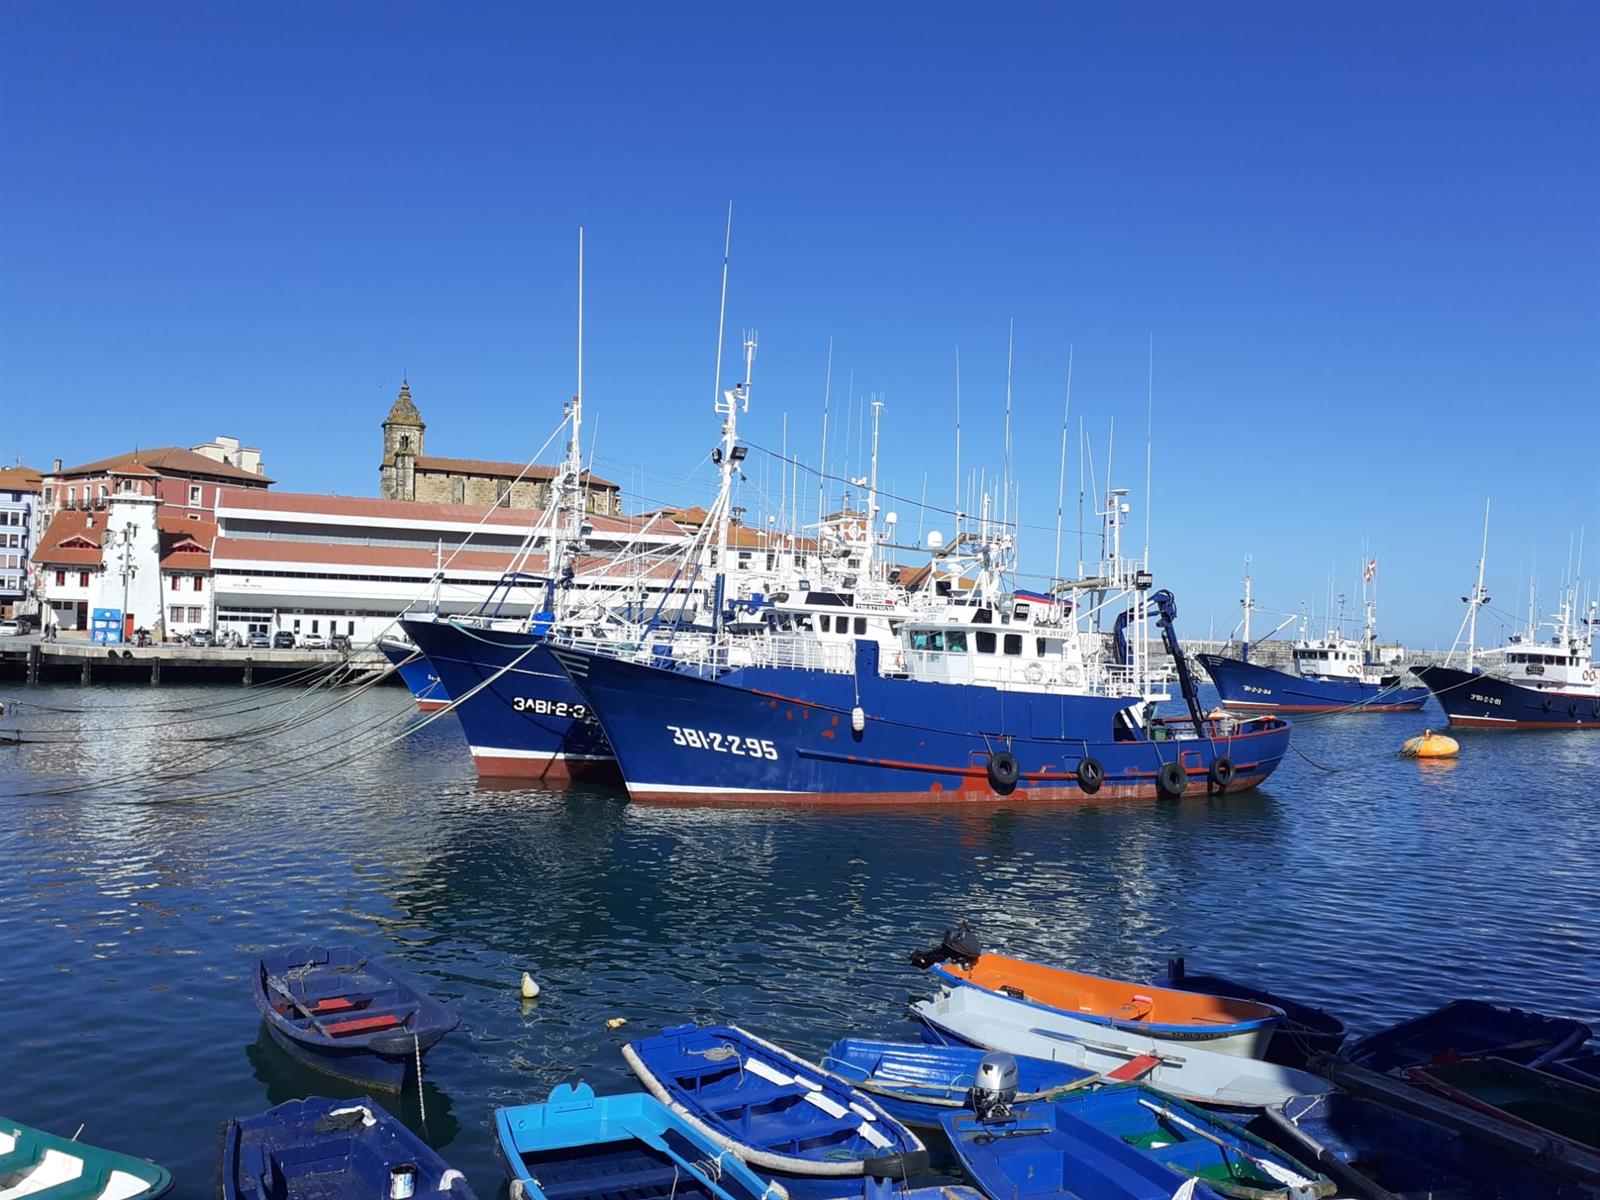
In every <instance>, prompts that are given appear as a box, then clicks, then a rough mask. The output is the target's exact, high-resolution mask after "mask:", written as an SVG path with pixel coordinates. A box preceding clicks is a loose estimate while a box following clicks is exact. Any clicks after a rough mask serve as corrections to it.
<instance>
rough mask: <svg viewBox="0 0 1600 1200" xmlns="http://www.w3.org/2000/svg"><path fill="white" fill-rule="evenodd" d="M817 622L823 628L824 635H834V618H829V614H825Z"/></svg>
mask: <svg viewBox="0 0 1600 1200" xmlns="http://www.w3.org/2000/svg"><path fill="white" fill-rule="evenodd" d="M817 620H818V623H819V624H820V625H821V626H822V632H823V633H832V632H833V618H832V617H831V616H829V615H828V614H827V613H823V614H822V616H820V617H819V618H817Z"/></svg>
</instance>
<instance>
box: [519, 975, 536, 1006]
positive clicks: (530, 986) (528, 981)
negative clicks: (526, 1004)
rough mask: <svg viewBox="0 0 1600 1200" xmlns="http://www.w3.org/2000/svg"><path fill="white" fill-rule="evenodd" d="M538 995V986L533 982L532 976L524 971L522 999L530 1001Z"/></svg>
mask: <svg viewBox="0 0 1600 1200" xmlns="http://www.w3.org/2000/svg"><path fill="white" fill-rule="evenodd" d="M538 994H539V985H538V984H537V983H535V982H534V980H533V976H532V975H529V974H528V973H527V972H526V971H524V972H523V973H522V998H523V999H524V1000H532V999H533V998H534V997H536V996H537V995H538Z"/></svg>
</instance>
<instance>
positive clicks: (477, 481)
mask: <svg viewBox="0 0 1600 1200" xmlns="http://www.w3.org/2000/svg"><path fill="white" fill-rule="evenodd" d="M427 429H428V426H427V425H426V424H425V423H424V422H423V420H422V414H421V413H420V412H418V411H417V405H416V402H415V401H414V400H412V399H411V383H410V381H409V380H406V381H403V382H402V383H401V384H400V395H399V396H398V397H396V398H395V402H394V407H392V408H391V409H389V416H388V419H387V420H385V421H384V423H383V464H382V465H381V466H380V467H379V468H378V496H379V497H380V498H381V499H384V500H417V501H422V502H425V503H430V504H470V505H473V506H475V507H480V508H488V507H489V506H491V505H499V506H500V507H502V508H545V507H547V506H548V505H549V503H550V488H551V483H552V481H553V480H554V478H555V475H556V471H555V468H553V467H540V466H533V467H529V466H526V465H525V464H523V463H514V462H489V461H486V460H484V459H478V458H441V457H439V456H438V455H435V454H424V453H423V441H422V439H423V435H424V434H425V433H426V432H427ZM583 486H584V494H585V496H586V498H587V502H588V509H589V511H590V512H592V513H598V514H600V515H601V516H620V515H621V513H622V489H621V488H619V487H618V486H617V485H616V484H614V483H611V482H610V481H609V480H605V479H600V478H599V477H597V476H593V475H590V474H589V472H587V471H585V472H584V475H583Z"/></svg>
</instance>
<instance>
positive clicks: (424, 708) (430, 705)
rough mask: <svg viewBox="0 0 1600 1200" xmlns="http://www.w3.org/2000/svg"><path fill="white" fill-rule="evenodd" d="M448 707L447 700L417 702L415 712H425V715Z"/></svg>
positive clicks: (448, 702)
mask: <svg viewBox="0 0 1600 1200" xmlns="http://www.w3.org/2000/svg"><path fill="white" fill-rule="evenodd" d="M449 707H450V701H448V700H418V701H417V711H418V712H425V713H431V712H439V711H440V710H442V709H446V708H449Z"/></svg>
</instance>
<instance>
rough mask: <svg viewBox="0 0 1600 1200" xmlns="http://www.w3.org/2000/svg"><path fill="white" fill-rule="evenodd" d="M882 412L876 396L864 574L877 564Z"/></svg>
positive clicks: (879, 401)
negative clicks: (876, 542) (879, 443)
mask: <svg viewBox="0 0 1600 1200" xmlns="http://www.w3.org/2000/svg"><path fill="white" fill-rule="evenodd" d="M882 412H883V401H882V400H879V399H878V398H877V397H876V396H874V397H873V399H872V467H871V469H870V470H869V471H868V472H867V549H866V554H865V555H864V556H863V557H862V562H863V564H864V565H865V566H866V568H867V571H866V572H863V576H865V575H866V574H867V573H869V572H871V571H872V570H873V569H874V565H875V559H874V557H873V552H874V550H875V548H876V547H875V543H874V537H875V533H874V530H875V529H876V526H877V521H878V421H879V416H880V414H881V413H882Z"/></svg>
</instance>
